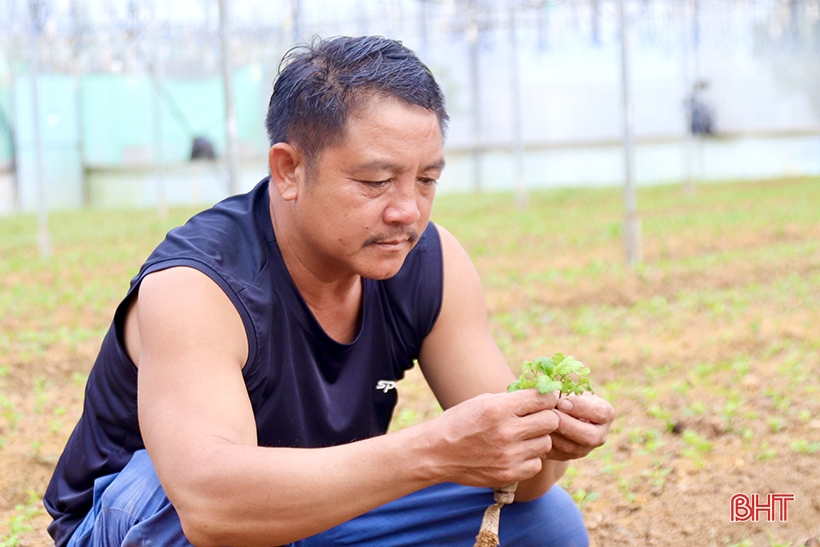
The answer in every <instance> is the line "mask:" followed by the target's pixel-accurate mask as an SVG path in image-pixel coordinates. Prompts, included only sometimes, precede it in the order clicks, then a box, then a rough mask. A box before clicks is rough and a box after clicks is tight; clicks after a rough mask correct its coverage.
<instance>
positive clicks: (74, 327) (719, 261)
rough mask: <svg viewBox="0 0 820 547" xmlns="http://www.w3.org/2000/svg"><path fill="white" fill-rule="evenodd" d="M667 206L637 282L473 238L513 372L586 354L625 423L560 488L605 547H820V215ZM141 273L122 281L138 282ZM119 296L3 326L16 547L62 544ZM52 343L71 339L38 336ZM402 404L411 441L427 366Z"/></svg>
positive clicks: (10, 282)
mask: <svg viewBox="0 0 820 547" xmlns="http://www.w3.org/2000/svg"><path fill="white" fill-rule="evenodd" d="M663 207H664V206H663V205H658V206H657V209H656V211H655V212H656V216H655V217H654V218H655V220H654V221H653V220H652V216H651V214H652V211H651V210H650V211H649V213H648V215H649V216H648V220H647V225H646V228H645V230H646V232H647V233H648V236H647V239H646V243H645V248H644V256H645V265H644V266H643V267H640V268H637V269H635V270H629V269H625V268H609V267H603V266H600V265H606V264H614V263H619V262H620V254H619V253H620V248H619V247H618V245H617V244H615V245H612V242H613V241H614V242H615V243H617V234H616V235H615V236H613V238H614V239H612V240H610V241H609V244H606V245H605V244H601V245H597V244H595V243H594V242H593V243H590V244H589V245H586V246H583V245H582V246H577V247H572V246H561V245H559V243H556V247H554V249H553V251H554V252H552V254H550V256H549V262H548V263H546V258H545V257H543V256H538V255H533V254H532V253H530V252H527V249H526V247H524V248H523V250H520V251H519V252H516V253H512V254H505V255H499V254H487V253H482V252H481V249H480V248H479V247H478V246H477V245H476V244H475V242H471V241H472V240H471V239H470V238H469V237H467V238H465V241H466V243H465V246H466V247H467V248H468V251H470V252H471V253H472V254H473V255H474V256H475V262H476V265H477V267H478V269H479V272H480V273H481V275H482V278H483V279H484V280H485V288H486V296H487V301H488V306H489V309H490V313H491V317H492V326H493V329H494V334H495V335H496V338H497V339H498V340H499V345H500V346H501V348H502V350H503V351H504V353H505V355H506V356H507V358H508V361H509V363H510V365H511V366H512V367H515V364H516V363H520V362H521V361H522V360H525V359H530V358H532V357H534V356H535V355H539V354H550V353H551V352H554V351H565V352H567V353H571V354H573V355H574V356H575V357H576V358H578V359H580V360H582V361H583V362H585V363H586V364H587V365H588V366H589V367H590V368H592V371H593V372H592V375H591V378H592V380H593V384H594V386H595V388H596V393H597V394H598V395H601V396H603V397H605V398H607V399H608V400H610V401H611V402H612V403H613V405H614V406H615V408H616V410H617V412H618V418H617V420H616V422H615V424H614V425H613V428H612V431H611V433H610V437H609V440H608V442H607V444H606V445H605V446H604V447H602V448H600V449H598V450H596V451H594V452H593V453H592V454H591V455H590V456H589V457H588V458H587V459H585V460H583V461H580V462H574V463H573V465H572V467H571V468H570V470H569V472H568V473H567V475H566V476H565V478H564V479H563V480H562V482H561V484H562V485H563V486H564V487H565V488H566V489H567V491H568V492H570V493H571V494H572V495H573V497H574V498H575V500H576V502H578V504H579V506H580V507H581V508H582V510H583V512H584V515H585V519H586V522H587V525H588V527H589V530H590V536H591V540H592V545H594V546H598V547H612V546H619V545H637V546H643V545H645V546H669V545H671V546H698V547H700V546H739V547H746V546H772V547H773V546H786V545H788V546H791V547H797V546H798V545H810V544H811V543H808V542H807V541H808V540H809V539H810V538H811V537H813V536H820V380H818V377H820V250H818V246H817V242H818V241H820V220H818V221H817V222H814V223H811V222H808V223H806V222H800V223H797V224H790V223H789V222H788V221H784V222H783V223H781V224H779V225H777V226H774V225H772V226H768V227H767V226H764V227H759V226H758V227H753V226H752V224H751V223H752V221H748V222H749V223H750V224H749V225H748V226H747V225H744V222H746V221H741V222H740V224H739V225H738V226H735V227H734V228H727V229H725V230H724V229H721V231H720V232H719V234H718V235H719V237H718V235H716V233H715V232H714V231H710V230H711V229H703V230H701V229H697V230H696V229H694V228H693V229H692V230H691V231H686V230H681V231H680V232H674V231H672V232H670V233H667V234H665V235H664V237H663V238H656V239H653V238H652V237H651V235H652V230H653V226H662V225H664V223H665V222H671V220H668V219H665V218H664V209H663ZM817 211H820V205H818V207H817ZM818 219H820V213H818ZM653 222H655V223H656V224H653ZM755 226H756V225H755ZM657 229H658V230H660V228H657ZM457 235H458V234H457ZM488 245H489V244H488ZM141 252H142V251H140V253H141ZM137 254H139V253H137ZM541 262H544V263H543V264H541ZM599 266H600V267H599ZM129 268H130V266H129V267H126V266H123V267H122V271H115V272H110V273H109V275H117V276H119V277H121V279H122V283H123V284H124V283H125V282H127V279H128V278H129V277H130V272H131V270H130V269H129ZM562 268H563V270H562ZM556 269H557V270H561V271H563V273H562V275H549V272H550V271H552V270H556ZM527 272H529V273H527ZM60 275H61V274H59V273H54V271H53V270H50V271H42V272H39V273H37V274H36V275H23V274H21V275H19V276H18V277H17V278H15V277H14V274H13V273H8V274H6V276H5V279H3V282H2V286H0V288H2V290H3V291H11V290H12V289H13V290H15V291H16V290H18V289H19V288H20V287H25V286H26V285H32V284H37V285H42V286H46V287H48V286H52V287H55V286H62V284H63V283H67V282H71V279H62V280H61V279H60ZM66 275H69V274H66ZM121 286H122V287H123V290H124V285H121ZM118 297H119V294H118V293H116V292H115V293H113V294H112V295H111V296H110V297H108V298H107V299H106V300H105V301H104V302H102V303H99V302H98V303H96V304H94V305H93V306H92V305H88V304H85V303H82V302H79V303H77V304H76V305H75V306H71V305H69V306H66V307H65V308H63V311H62V312H55V313H54V314H51V316H50V317H49V318H48V320H47V321H46V320H44V319H42V318H39V319H37V318H32V317H28V316H26V314H24V313H21V314H19V316H18V317H14V316H6V317H4V318H2V319H0V321H2V322H1V323H0V326H2V329H3V331H4V332H6V333H17V334H16V335H15V336H7V337H6V338H5V339H0V340H5V341H4V342H3V343H4V344H5V345H6V346H7V347H6V348H4V349H3V352H2V353H0V359H2V360H0V388H2V390H0V394H2V398H0V442H2V448H0V546H12V545H28V546H43V545H51V544H52V543H51V542H50V539H49V537H48V535H47V533H46V531H45V528H46V526H47V524H48V522H49V521H50V519H49V518H48V517H47V515H46V514H45V512H44V511H42V509H41V505H40V499H41V497H42V493H43V492H44V490H45V487H46V484H47V482H48V479H49V477H50V474H51V472H52V470H53V467H54V465H55V463H56V459H57V458H58V457H59V454H60V452H61V450H62V447H63V444H64V443H65V440H66V438H67V437H68V435H69V434H70V432H71V429H72V428H73V426H74V424H75V423H76V421H77V419H78V417H79V414H80V411H81V408H82V395H83V386H84V382H85V378H86V376H87V374H88V371H89V370H90V367H91V365H92V363H93V359H94V357H95V354H96V351H97V349H98V347H99V342H100V339H101V338H100V337H101V335H102V333H103V329H105V328H106V326H107V323H108V321H109V320H110V314H111V313H112V312H113V306H114V305H115V303H116V300H117V298H118ZM38 298H39V296H38ZM56 309H61V307H60V306H59V305H58V306H56ZM38 321H39V322H40V323H39V324H38ZM61 329H62V330H61ZM43 331H48V332H51V333H56V334H53V335H52V336H46V337H45V338H44V339H38V338H37V337H38V336H41V337H43V336H45V335H43V334H39V335H38V334H37V333H38V332H39V333H42V332H43ZM61 332H62V333H63V334H62V335H61V334H60V333H61ZM21 333H22V334H21ZM26 333H30V334H26ZM399 393H400V403H399V408H398V409H397V412H396V418H395V423H394V427H396V428H398V427H405V426H408V425H412V424H413V423H416V422H418V421H420V420H424V419H428V418H430V417H432V416H434V415H435V414H436V413H437V412H439V410H438V407H437V405H436V404H435V402H434V401H433V399H432V397H431V395H430V394H429V392H428V391H427V389H426V387H425V384H424V381H423V379H422V377H421V375H420V373H419V372H418V371H417V370H413V371H411V372H410V374H409V375H408V378H407V379H406V380H405V381H404V382H401V383H400V392H399ZM772 493H774V494H776V493H788V494H793V495H794V501H792V502H790V503H789V504H788V520H787V521H786V522H767V521H766V519H765V518H764V519H763V520H762V521H759V522H750V521H747V522H732V520H731V518H730V511H731V508H730V500H731V499H732V496H734V495H735V494H747V495H751V494H758V495H760V496H761V497H764V498H765V496H766V495H767V494H772ZM775 520H779V519H775ZM502 526H503V513H502ZM3 538H5V540H4V539H3Z"/></svg>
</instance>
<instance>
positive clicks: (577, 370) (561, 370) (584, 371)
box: [507, 353, 595, 398]
mask: <svg viewBox="0 0 820 547" xmlns="http://www.w3.org/2000/svg"><path fill="white" fill-rule="evenodd" d="M588 374H589V368H587V367H585V366H584V364H583V363H582V362H580V361H578V360H577V359H575V357H572V356H571V355H564V354H563V353H556V354H555V355H553V356H552V357H536V358H535V359H533V360H532V361H524V362H523V363H522V364H521V376H520V377H519V378H518V380H516V381H514V382H513V383H511V384H510V385H509V387H507V391H518V390H519V389H529V388H535V389H537V390H538V391H539V392H541V393H552V392H555V391H557V392H558V397H559V398H560V397H561V396H562V395H571V394H572V395H580V394H581V393H584V392H585V391H588V392H590V393H595V392H594V391H593V389H592V385H591V384H590V383H589V378H587V375H588Z"/></svg>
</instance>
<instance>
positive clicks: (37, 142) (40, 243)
mask: <svg viewBox="0 0 820 547" xmlns="http://www.w3.org/2000/svg"><path fill="white" fill-rule="evenodd" d="M28 5H29V15H30V17H31V27H30V31H29V47H30V51H29V55H30V62H31V70H30V73H31V98H32V103H33V109H34V152H35V158H36V161H35V166H34V169H35V173H36V175H35V180H36V183H37V247H38V249H39V251H40V256H42V257H47V256H50V255H51V250H52V249H51V234H50V233H49V230H48V209H47V206H46V191H45V187H44V185H45V181H44V180H43V143H42V140H41V139H40V90H39V83H38V81H37V80H38V79H39V76H40V31H41V29H42V25H41V21H40V17H41V15H42V13H41V12H40V9H41V7H42V6H41V3H40V1H38V0H29V4H28Z"/></svg>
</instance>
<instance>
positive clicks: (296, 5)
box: [220, 0, 302, 45]
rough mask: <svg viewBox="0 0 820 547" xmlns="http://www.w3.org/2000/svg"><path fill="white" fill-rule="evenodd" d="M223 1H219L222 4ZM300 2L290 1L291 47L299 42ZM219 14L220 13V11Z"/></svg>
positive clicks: (297, 0) (300, 31) (296, 0)
mask: <svg viewBox="0 0 820 547" xmlns="http://www.w3.org/2000/svg"><path fill="white" fill-rule="evenodd" d="M222 1H223V0H220V2H222ZM300 8H301V5H300V2H299V0H290V15H291V24H292V25H293V28H292V29H291V31H292V33H293V34H292V35H291V45H296V44H298V43H299V40H301V33H302V30H301V29H300V28H299V12H300ZM220 13H222V12H221V11H220Z"/></svg>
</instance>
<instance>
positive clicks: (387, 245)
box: [371, 239, 409, 251]
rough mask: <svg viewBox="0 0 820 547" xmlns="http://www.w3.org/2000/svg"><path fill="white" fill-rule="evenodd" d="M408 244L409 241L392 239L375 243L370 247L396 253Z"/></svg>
mask: <svg viewBox="0 0 820 547" xmlns="http://www.w3.org/2000/svg"><path fill="white" fill-rule="evenodd" d="M408 242H409V239H393V240H388V241H375V242H373V243H372V244H371V245H372V246H374V247H378V248H379V249H384V250H385V251H398V250H400V249H401V248H402V247H404V246H405V245H406V244H407V243H408Z"/></svg>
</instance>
